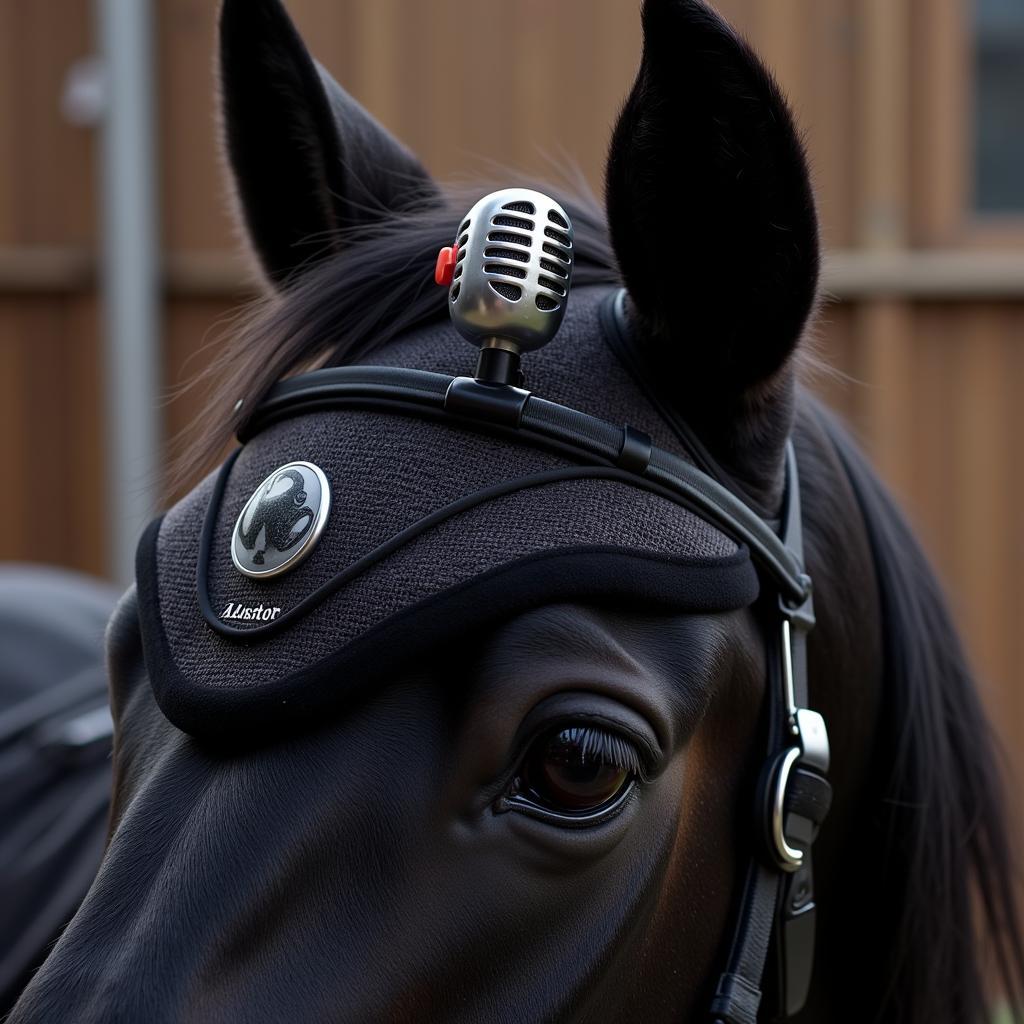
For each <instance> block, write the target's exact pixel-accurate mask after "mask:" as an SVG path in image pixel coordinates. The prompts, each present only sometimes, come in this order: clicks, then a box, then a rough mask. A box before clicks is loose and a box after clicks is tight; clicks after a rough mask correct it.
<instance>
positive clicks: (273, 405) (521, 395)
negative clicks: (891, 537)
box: [238, 366, 810, 603]
mask: <svg viewBox="0 0 1024 1024" xmlns="http://www.w3.org/2000/svg"><path fill="white" fill-rule="evenodd" d="M344 406H348V407H357V408H372V409H378V410H383V411H387V410H389V409H391V410H394V411H396V412H406V413H410V412H411V413H414V414H416V415H419V416H433V417H437V418H440V419H443V420H444V421H446V422H449V423H453V424H460V423H462V424H466V425H468V426H470V427H475V428H477V429H479V428H480V427H481V426H484V427H485V428H486V429H487V430H488V431H490V432H491V433H496V434H499V435H505V436H509V435H510V436H513V437H515V438H516V439H518V440H519V441H521V442H522V441H526V442H533V443H536V444H538V445H540V446H541V447H547V446H551V445H553V446H555V447H556V449H557V450H560V451H563V452H564V451H572V452H573V453H574V454H575V457H576V458H577V459H578V460H580V461H585V462H587V463H590V464H596V465H606V466H620V467H622V468H628V469H629V470H630V471H631V472H632V473H633V474H634V475H635V476H639V477H643V478H645V479H647V480H649V481H651V482H652V483H655V484H660V485H662V486H663V487H666V488H669V489H671V490H672V492H673V493H674V496H675V500H676V501H677V502H678V503H679V504H681V505H684V506H685V507H687V508H688V509H690V511H692V512H694V513H695V514H697V515H699V516H701V517H702V518H703V519H705V520H707V521H708V522H710V523H711V524H712V525H714V526H716V527H718V528H719V529H720V530H721V531H722V532H723V533H725V534H726V535H727V536H729V537H731V538H732V539H733V540H735V541H737V542H738V543H740V544H746V545H747V546H748V547H749V548H750V552H751V556H752V557H753V559H754V561H755V562H756V563H757V564H758V565H759V566H760V568H761V569H762V571H763V572H764V573H765V574H766V575H767V576H768V577H769V578H770V579H771V580H772V583H773V585H774V586H775V588H776V589H777V590H778V591H779V592H780V594H782V595H783V596H784V597H785V598H786V600H787V601H791V602H794V603H802V602H803V601H804V600H805V599H806V597H807V595H808V593H809V587H810V581H809V580H808V579H807V577H806V576H805V575H804V574H803V569H802V566H801V564H800V562H799V561H798V560H797V559H795V558H794V557H793V554H792V553H791V552H790V551H789V550H788V549H787V547H786V545H785V543H784V542H783V541H781V540H780V539H779V537H778V535H777V534H776V533H775V532H774V531H773V530H772V529H771V527H770V526H768V525H767V524H766V523H765V522H764V520H762V519H761V518H760V517H759V516H758V515H757V513H756V512H754V511H753V510H752V509H751V508H749V507H748V506H747V505H745V504H744V503H743V502H742V501H741V500H740V499H739V498H737V497H736V496H735V495H733V494H732V493H730V492H729V491H728V490H726V488H724V487H723V486H722V485H721V484H719V483H717V482H716V481H715V480H712V479H711V478H710V477H709V476H707V475H706V474H705V473H703V472H701V470H700V469H698V468H697V467H696V466H694V465H693V464H692V463H690V462H687V461H686V459H684V458H681V457H680V456H678V455H676V454H674V453H673V452H669V451H666V450H665V449H663V448H658V447H656V446H654V445H651V446H650V457H649V461H648V463H647V465H646V466H644V467H642V468H641V467H639V466H638V465H637V464H636V461H635V453H636V450H637V445H636V438H637V435H638V432H637V431H635V430H632V428H630V427H628V426H627V427H617V426H614V425H613V424H611V423H607V422H605V421H604V420H600V419H598V418H597V417H595V416H590V415H588V414H587V413H583V412H579V411H578V410H576V409H569V408H567V407H566V406H562V405H558V404H557V403H555V402H548V401H546V400H545V399H543V398H538V397H537V396H536V395H532V394H530V393H529V392H527V391H522V390H520V389H518V388H513V387H510V386H509V385H493V384H483V383H480V382H478V381H474V380H472V378H467V377H449V376H446V375H445V374H440V373H430V372H428V371H426V370H409V369H404V368H396V367H381V366H339V367H332V368H330V369H326V370H316V371H314V372H313V373H309V374H305V375H304V376H302V377H295V378H292V379H291V380H286V381H283V382H281V383H280V384H277V385H275V387H273V388H272V389H271V390H270V392H269V393H268V395H267V397H266V398H265V399H264V400H263V402H262V403H260V406H259V407H258V408H257V409H256V410H254V412H253V414H252V416H251V417H250V418H249V419H248V420H246V421H245V422H244V423H243V425H242V427H241V429H240V430H239V432H238V437H239V440H241V441H243V442H244V441H246V440H247V439H248V438H250V437H252V436H253V435H255V434H256V433H258V432H259V431H260V430H262V429H263V428H265V427H266V426H268V425H269V424H271V423H273V422H275V421H277V420H278V419H281V418H284V417H292V416H296V415H300V414H302V413H309V412H316V411H322V410H324V409H331V408H338V407H344ZM512 412H514V417H513V415H512V414H511V413H512Z"/></svg>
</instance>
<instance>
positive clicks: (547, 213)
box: [448, 188, 574, 352]
mask: <svg viewBox="0 0 1024 1024" xmlns="http://www.w3.org/2000/svg"><path fill="white" fill-rule="evenodd" d="M456 244H457V245H458V258H457V261H456V264H455V270H454V276H453V278H452V283H451V287H450V289H449V293H448V294H449V299H450V302H449V306H450V310H451V316H452V323H453V324H454V325H455V327H456V329H457V330H458V331H459V333H460V334H462V335H463V337H465V338H467V339H468V340H469V341H471V342H473V343H474V344H476V345H482V344H484V343H485V342H487V341H490V340H493V339H501V340H503V341H505V342H508V343H510V344H513V345H515V346H516V348H518V349H519V350H520V351H523V352H529V351H531V350H533V349H537V348H540V347H541V346H542V345H545V344H547V342H549V341H550V340H551V339H552V338H553V337H554V335H555V333H556V332H557V330H558V328H559V327H560V326H561V323H562V318H563V317H564V315H565V308H566V304H567V303H568V299H569V289H570V286H571V284H572V269H573V258H574V250H573V231H572V225H571V223H570V221H569V217H568V214H566V212H565V210H563V209H562V207H561V206H560V205H559V204H558V203H556V202H555V201H554V200H553V199H551V198H550V197H548V196H546V195H544V194H543V193H541V192H535V191H533V190H532V189H523V188H509V189H502V190H501V191H500V192H492V193H491V194H490V195H487V196H484V197H483V199H481V200H480V201H479V202H477V203H476V204H475V205H474V206H473V208H472V209H471V210H470V211H469V213H468V214H467V216H466V218H465V220H463V222H462V224H461V225H460V226H459V231H458V235H457V237H456Z"/></svg>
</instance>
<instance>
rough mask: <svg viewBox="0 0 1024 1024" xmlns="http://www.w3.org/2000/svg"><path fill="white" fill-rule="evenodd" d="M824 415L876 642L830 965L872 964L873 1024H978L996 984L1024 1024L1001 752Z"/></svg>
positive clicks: (927, 576) (948, 639)
mask: <svg viewBox="0 0 1024 1024" xmlns="http://www.w3.org/2000/svg"><path fill="white" fill-rule="evenodd" d="M821 415H822V417H823V419H824V420H825V424H826V426H827V431H828V434H829V435H830V437H831V440H832V443H833V444H834V445H835V448H836V451H837V453H838V455H839V457H840V460H841V462H842V464H843V468H844V469H845V472H846V475H847V477H848V479H849V482H850V484H851V485H852V487H853V490H854V493H855V495H856V498H857V502H858V505H859V507H860V512H861V515H862V517H863V520H864V523H865V526H866V529H867V533H868V539H869V542H870V544H871V548H872V553H873V556H874V557H873V561H874V573H875V577H876V579H877V583H878V597H877V600H878V605H879V608H880V614H881V621H882V636H883V675H882V680H881V700H882V708H881V714H880V716H879V729H878V731H877V733H876V735H875V737H874V749H873V755H872V756H873V765H874V776H873V779H872V781H871V783H870V787H869V792H868V793H867V794H866V801H865V804H864V809H863V818H862V820H861V822H860V823H859V826H857V827H859V828H860V829H861V836H862V843H861V844H860V846H859V849H858V850H857V851H855V852H853V851H851V854H850V861H851V862H852V865H853V866H852V870H853V872H854V877H850V878H849V879H848V882H849V892H848V894H847V899H848V910H849V912H850V914H851V916H856V918H857V919H858V920H857V926H855V927H852V928H850V929H849V930H848V931H847V932H846V934H845V936H844V938H845V942H846V944H847V948H844V949H842V950H836V951H835V952H834V954H833V955H839V956H843V957H853V958H854V962H860V960H861V958H865V959H867V958H869V957H870V958H871V959H874V960H875V963H876V967H877V975H876V976H875V978H874V979H870V978H866V979H865V981H866V982H867V983H868V984H874V985H876V986H877V991H874V992H872V993H871V995H870V996H869V999H868V1002H867V1004H866V1005H869V1006H872V1007H876V1008H878V1015H877V1020H879V1021H886V1022H888V1021H893V1022H897V1021H898V1022H901V1024H925V1022H927V1021H937V1020H945V1021H963V1022H972V1024H973V1022H982V1021H986V1020H988V1019H989V1015H990V1013H991V1006H992V1003H993V999H992V994H993V987H994V983H996V984H998V985H999V986H1000V987H1001V989H1002V993H1003V996H1004V998H1005V999H1006V1001H1007V1003H1008V1004H1009V1006H1010V1007H1012V1008H1013V1011H1015V1012H1016V1013H1020V1012H1021V1011H1022V1010H1024V946H1022V941H1021V931H1020V924H1019V921H1018V917H1017V911H1016V908H1017V905H1018V897H1019V892H1018V891H1017V890H1018V887H1017V874H1016V870H1015V868H1016V865H1015V859H1014V852H1013V849H1012V846H1013V844H1012V842H1011V839H1010V827H1009V823H1008V822H1007V820H1006V802H1005V800H1004V792H1003V778H1002V772H1001V771H1000V765H999V761H998V759H997V756H996V751H997V750H998V744H997V741H996V738H995V737H994V736H993V735H992V731H991V729H990V726H989V724H988V722H987V720H986V718H985V713H984V711H983V709H982V706H981V701H980V699H979V697H978V693H977V689H976V686H975V683H974V680H973V678H972V675H971V671H970V667H969V665H968V661H967V658H966V656H965V654H964V651H963V648H962V646H961V644H960V640H959V638H958V636H957V632H956V629H955V627H954V624H953V622H952V620H951V617H950V614H949V611H948V609H947V607H946V603H945V600H944V597H943V595H942V592H941V589H940V587H939V585H938V583H937V581H936V579H935V576H934V574H933V572H932V570H931V568H930V566H929V564H928V561H927V558H926V557H925V555H924V554H923V552H922V551H921V549H920V547H919V545H918V543H917V541H916V540H915V538H914V536H913V533H912V532H911V530H910V528H909V527H908V525H907V523H906V521H905V520H904V518H903V516H902V515H901V513H900V511H899V509H898V508H897V507H896V504H895V503H894V501H893V499H892V498H891V497H890V495H889V494H888V493H887V492H886V490H885V488H884V487H883V486H882V484H881V483H880V482H879V480H878V477H877V476H876V475H875V474H874V472H873V471H872V470H871V469H870V467H869V466H868V464H867V462H866V460H865V458H864V456H863V455H862V454H861V452H860V451H859V450H858V449H857V447H856V446H855V445H854V444H853V443H852V442H851V441H850V439H849V437H848V435H847V434H846V432H845V431H844V430H843V429H842V428H841V427H840V426H839V425H838V423H837V422H836V421H835V420H834V418H832V416H831V415H830V414H828V413H825V412H823V411H822V412H821ZM809 484H810V486H811V488H812V489H813V488H814V486H815V484H814V481H813V480H811V481H809ZM820 485H821V484H820V482H819V486H820ZM841 589H842V588H841V587H840V588H839V591H838V592H841ZM875 958H877V959H875ZM1014 1019H1019V1018H1017V1017H1016V1016H1015V1017H1014Z"/></svg>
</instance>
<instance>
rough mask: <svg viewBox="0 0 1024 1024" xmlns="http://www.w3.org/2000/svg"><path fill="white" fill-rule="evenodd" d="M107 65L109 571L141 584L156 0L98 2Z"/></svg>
mask: <svg viewBox="0 0 1024 1024" xmlns="http://www.w3.org/2000/svg"><path fill="white" fill-rule="evenodd" d="M96 4H97V6H96V13H97V20H98V30H99V32H98V34H99V43H100V51H101V55H102V61H103V76H104V95H105V109H104V116H103V121H102V129H101V137H102V149H101V152H102V157H101V180H102V186H101V203H100V206H101V217H102V238H103V242H102V263H103V268H102V299H103V312H104V326H105V345H104V359H105V364H106V365H105V374H104V381H105V392H106V403H105V404H106V410H105V412H106V461H107V507H106V522H107V526H108V531H109V532H108V534H107V560H108V561H107V564H108V571H109V575H110V576H111V577H112V578H113V579H114V580H116V581H117V582H119V583H128V582H130V581H131V580H132V579H133V578H134V557H135V546H136V543H137V541H138V538H139V534H140V533H141V531H142V529H143V527H144V526H145V523H146V521H147V520H148V519H149V518H150V517H151V516H152V515H153V514H154V512H155V510H156V506H157V502H158V498H159V486H160V414H159V393H160V373H159V362H160V285H159V255H160V253H159V239H158V205H157V194H156V191H157V190H156V180H157V179H156V145H155V131H154V116H155V103H154V92H155V86H154V77H155V76H154V66H155V62H154V53H153V50H154V47H153V32H152V5H151V2H150V0H96Z"/></svg>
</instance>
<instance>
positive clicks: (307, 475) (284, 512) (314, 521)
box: [231, 462, 331, 578]
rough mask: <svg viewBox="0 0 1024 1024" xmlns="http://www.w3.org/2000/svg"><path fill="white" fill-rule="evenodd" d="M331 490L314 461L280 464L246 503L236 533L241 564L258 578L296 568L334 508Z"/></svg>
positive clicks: (234, 554) (234, 555) (234, 548)
mask: <svg viewBox="0 0 1024 1024" xmlns="http://www.w3.org/2000/svg"><path fill="white" fill-rule="evenodd" d="M330 504H331V491H330V487H329V486H328V483H327V478H326V477H325V476H324V474H323V471H322V470H321V469H320V468H319V467H318V466H314V465H313V463H311V462H289V463H288V465H286V466H281V467H280V468H278V469H275V470H274V472H273V473H271V474H270V476H268V477H267V478H266V480H264V481H263V483H261V484H260V485H259V487H257V488H256V490H255V491H254V492H253V495H252V497H251V498H250V499H249V500H248V501H247V502H246V503H245V507H244V508H243V509H242V512H241V514H240V515H239V517H238V521H237V522H236V523H235V529H234V533H233V534H232V537H231V559H232V561H233V562H234V564H235V568H236V569H238V571H239V572H241V573H244V574H245V575H246V576H252V577H254V578H260V577H267V576H276V575H277V574H278V573H282V572H286V571H287V570H289V569H293V568H294V567H295V566H296V565H298V564H299V562H301V561H302V560H303V559H304V558H305V557H306V556H307V555H308V554H309V553H310V552H311V551H312V550H313V548H314V547H315V546H316V542H317V541H318V540H319V539H320V534H321V533H322V532H323V528H324V524H325V523H326V522H327V514H328V512H329V511H330Z"/></svg>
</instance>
